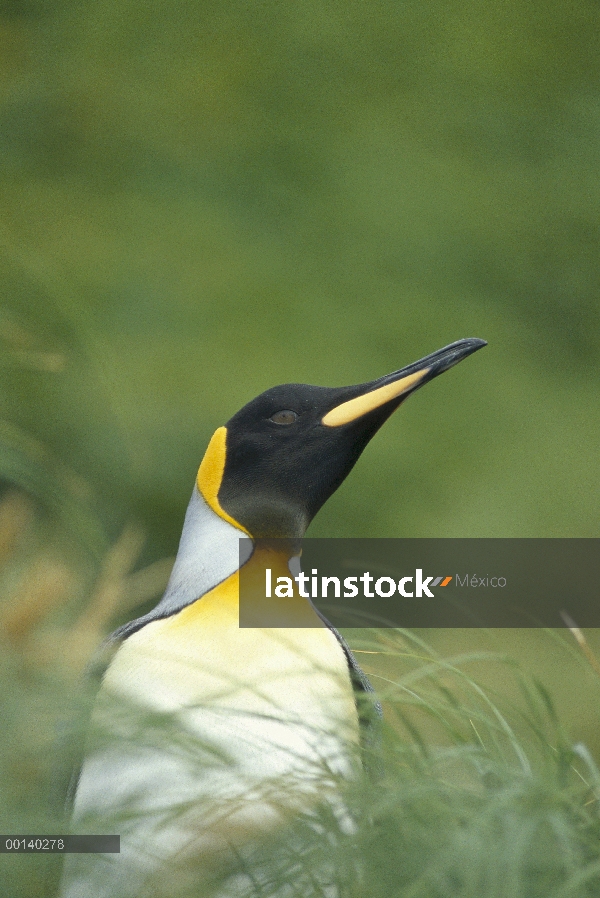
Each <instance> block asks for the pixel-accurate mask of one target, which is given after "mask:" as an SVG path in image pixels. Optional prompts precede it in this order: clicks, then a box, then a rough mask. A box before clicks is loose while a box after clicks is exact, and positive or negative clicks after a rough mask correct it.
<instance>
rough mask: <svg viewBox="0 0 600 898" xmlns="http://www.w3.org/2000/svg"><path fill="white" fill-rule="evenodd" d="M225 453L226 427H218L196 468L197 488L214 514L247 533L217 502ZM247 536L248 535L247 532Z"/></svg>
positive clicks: (223, 469)
mask: <svg viewBox="0 0 600 898" xmlns="http://www.w3.org/2000/svg"><path fill="white" fill-rule="evenodd" d="M226 455H227V428H226V427H219V428H218V429H217V430H215V432H214V433H213V435H212V437H211V439H210V443H209V444H208V447H207V449H206V452H205V453H204V458H203V459H202V462H201V463H200V467H199V468H198V477H197V478H196V482H197V484H198V489H199V490H200V492H201V494H202V495H203V496H204V499H205V501H206V504H207V505H209V506H210V508H212V510H213V511H214V512H215V514H218V515H219V517H220V518H223V520H224V521H227V522H228V523H229V524H233V526H234V527H237V528H238V530H243V531H244V533H248V531H247V530H246V528H245V527H243V526H242V525H241V524H240V523H239V521H236V520H235V518H232V517H231V515H228V514H227V512H226V511H225V510H224V509H223V508H221V505H220V503H219V490H220V488H221V483H222V481H223V472H224V471H225V458H226ZM248 536H250V534H249V533H248Z"/></svg>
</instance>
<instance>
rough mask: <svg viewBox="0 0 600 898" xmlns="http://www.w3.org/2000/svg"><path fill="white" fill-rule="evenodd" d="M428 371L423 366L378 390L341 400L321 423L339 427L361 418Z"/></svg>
mask: <svg viewBox="0 0 600 898" xmlns="http://www.w3.org/2000/svg"><path fill="white" fill-rule="evenodd" d="M428 371H429V368H423V369H422V370H421V371H417V372H416V373H415V374H408V375H407V376H406V377H402V378H400V380H395V381H393V382H392V383H390V384H385V386H383V387H379V389H378V390H371V392H370V393H363V395H362V396H356V397H355V398H354V399H350V400H349V401H348V402H342V404H341V405H338V406H336V407H335V408H332V409H331V411H330V412H327V414H326V415H325V417H324V418H323V420H322V422H321V423H322V424H326V425H327V427H339V426H340V425H341V424H349V423H350V422H351V421H356V419H357V418H362V416H363V415H366V414H368V412H372V411H373V410H374V409H376V408H379V406H380V405H385V403H386V402H389V401H390V399H396V398H397V397H398V396H402V394H403V393H406V392H407V391H408V390H410V389H411V387H414V386H416V384H418V383H419V382H420V381H422V380H423V378H424V377H425V375H426V374H427V372H428Z"/></svg>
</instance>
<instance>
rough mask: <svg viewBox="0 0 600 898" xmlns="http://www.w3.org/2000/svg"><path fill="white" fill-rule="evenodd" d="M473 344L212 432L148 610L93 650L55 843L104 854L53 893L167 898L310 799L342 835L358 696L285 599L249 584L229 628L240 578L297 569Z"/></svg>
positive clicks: (294, 603)
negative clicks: (72, 841)
mask: <svg viewBox="0 0 600 898" xmlns="http://www.w3.org/2000/svg"><path fill="white" fill-rule="evenodd" d="M485 345H486V344H485V341H483V340H479V339H474V338H469V339H464V340H459V341H457V342H455V343H452V344H451V345H449V346H446V347H444V348H443V349H440V350H438V351H437V352H434V353H432V354H431V355H428V356H426V357H425V358H423V359H421V360H419V361H418V362H415V363H413V364H411V365H408V366H407V367H405V368H401V369H400V370H398V371H394V372H393V373H391V374H388V375H385V376H384V377H381V378H379V379H377V380H374V381H370V382H368V383H363V384H360V385H357V386H349V387H340V388H327V387H317V386H308V385H304V384H285V385H282V386H277V387H273V388H272V389H269V390H267V391H266V392H265V393H262V394H261V395H260V396H258V397H257V398H256V399H253V400H252V401H251V402H249V403H248V404H247V405H246V406H244V407H243V408H242V409H241V410H240V411H239V412H237V414H235V415H234V416H233V417H232V418H231V419H230V420H229V421H228V422H227V424H225V426H223V427H219V428H218V429H217V430H216V431H215V433H214V434H213V436H212V438H211V440H210V442H209V445H208V448H207V450H206V454H205V455H204V458H203V460H202V463H201V465H200V468H199V471H198V475H197V478H196V483H195V485H194V490H193V494H192V497H191V500H190V503H189V506H188V509H187V513H186V516H185V522H184V525H183V532H182V535H181V540H180V544H179V550H178V553H177V557H176V560H175V564H174V567H173V571H172V574H171V577H170V580H169V583H168V585H167V589H166V592H165V594H164V596H163V598H162V599H161V600H160V601H159V603H158V605H157V606H156V607H155V608H154V610H152V611H150V612H149V613H148V614H145V615H143V616H142V617H138V618H137V619H136V620H133V621H131V622H130V623H128V624H126V625H125V626H123V627H121V628H120V629H119V630H117V631H116V633H115V634H113V636H112V637H111V639H110V655H111V660H110V661H109V663H108V665H107V667H106V670H105V672H104V675H103V678H102V683H101V688H100V690H99V693H98V697H97V700H96V704H95V708H94V711H93V715H92V725H91V729H90V737H89V743H88V747H87V749H86V753H85V758H84V761H83V764H82V766H81V768H80V772H79V775H78V778H77V783H76V786H75V788H74V790H73V791H74V800H73V817H72V832H74V833H90V832H91V833H97V834H102V833H112V834H115V833H118V834H120V836H121V851H120V854H107V853H105V854H96V855H77V854H72V855H68V856H67V857H66V862H65V866H64V870H63V880H62V892H61V894H62V898H121V896H123V898H124V896H126V898H138V896H140V898H141V896H142V895H143V896H151V895H152V896H159V895H168V894H178V895H179V894H182V889H181V883H180V884H179V885H176V884H175V882H176V880H174V879H173V878H172V877H173V876H175V873H174V871H175V870H177V869H179V870H181V869H183V868H184V867H185V863H186V862H188V861H190V860H193V861H194V862H195V863H196V866H197V865H198V862H200V864H201V865H202V864H204V865H205V866H206V868H207V869H208V868H210V867H211V865H213V864H218V862H219V860H218V859H219V858H222V857H223V856H224V855H225V854H227V852H232V851H233V852H234V853H235V852H238V853H239V851H240V850H242V848H243V845H244V844H247V843H248V842H249V841H251V840H252V839H254V838H256V837H257V836H260V835H261V834H268V833H273V832H276V831H278V830H281V828H282V827H284V826H285V825H286V822H287V821H290V820H292V819H294V818H295V817H297V816H298V815H299V814H307V813H308V814H309V813H310V811H311V809H312V808H315V807H316V806H317V805H319V804H320V803H323V802H329V804H330V806H331V808H332V809H333V813H335V814H337V815H338V817H339V818H340V820H341V823H340V825H342V826H344V825H346V826H351V822H348V820H346V822H345V823H344V820H343V817H344V809H343V807H342V805H341V804H340V802H339V801H338V799H337V797H336V796H337V791H338V788H339V783H340V781H343V779H344V778H351V777H352V776H353V775H354V773H355V772H356V771H357V770H358V769H359V768H360V765H361V757H363V758H364V746H365V745H366V744H367V742H368V739H369V733H370V731H371V730H372V727H373V724H374V719H375V718H376V717H377V714H378V705H377V702H376V700H375V699H374V698H372V690H371V687H370V685H369V683H368V681H367V679H366V677H365V676H364V674H363V673H362V671H361V670H360V668H359V666H358V665H357V663H356V661H355V660H354V658H353V656H352V653H351V652H350V650H349V648H348V646H347V645H346V644H345V642H344V640H343V639H342V637H341V636H340V634H339V633H337V632H336V631H335V630H334V629H333V628H332V627H331V626H330V625H329V624H328V622H327V621H326V620H325V619H324V618H322V617H321V616H320V614H319V613H318V612H317V611H316V609H315V608H314V607H313V606H312V604H311V603H310V600H308V599H304V598H301V597H300V596H299V595H297V594H296V593H294V597H293V598H287V599H279V600H274V601H275V602H279V606H277V605H276V604H275V605H273V604H272V605H271V606H269V607H268V608H264V607H262V606H261V602H264V600H265V596H264V589H263V590H262V593H261V590H260V589H257V601H256V618H255V622H254V624H253V625H252V626H250V627H241V626H240V621H239V580H240V568H241V567H242V566H244V567H245V566H248V568H247V569H246V570H247V571H252V570H253V569H255V571H256V580H257V583H258V582H259V581H261V578H262V583H264V570H265V567H266V566H268V567H270V568H271V570H272V575H273V577H274V578H275V577H277V576H278V575H282V576H288V577H289V575H290V571H291V572H292V573H296V572H297V570H298V568H297V567H295V566H296V565H297V564H298V559H297V557H296V556H297V554H298V552H297V546H298V543H299V541H300V540H301V538H302V536H303V535H304V533H305V531H306V528H307V527H308V525H309V524H310V522H311V520H312V519H313V518H314V516H315V515H316V513H317V512H318V511H319V509H320V508H321V506H322V505H323V504H324V502H326V501H327V499H328V498H329V497H330V496H331V495H332V493H333V492H334V491H335V490H336V489H337V488H338V486H339V485H340V484H341V483H342V481H343V480H344V478H345V477H346V476H347V475H348V473H349V472H350V470H351V469H352V467H353V466H354V464H355V463H356V461H357V459H358V458H359V456H360V454H361V453H362V451H363V449H364V448H365V446H366V445H367V443H368V442H369V440H370V439H371V438H372V437H373V435H374V434H375V433H376V432H377V431H378V430H379V428H380V427H381V426H382V424H383V423H384V422H385V421H386V420H387V418H388V417H389V416H390V415H391V414H392V412H393V411H394V410H395V409H396V408H398V406H399V405H400V404H401V403H402V402H403V401H404V400H405V399H406V398H407V397H408V396H409V395H410V394H411V393H414V392H415V390H417V389H418V388H419V387H421V386H423V385H424V384H426V383H427V382H428V381H430V380H432V379H433V378H434V377H437V375H438V374H441V373H442V372H444V371H447V370H448V369H449V368H451V367H452V366H454V365H456V364H457V363H458V362H460V361H461V360H462V359H464V358H466V357H467V356H469V355H471V354H472V353H473V352H476V351H477V350H478V349H480V348H481V347H483V346H485ZM273 538H277V539H273ZM281 538H284V539H281ZM269 539H273V542H272V544H271V545H272V546H276V545H277V546H279V547H280V548H269V543H268V542H266V543H265V540H269ZM265 546H266V548H265ZM281 547H283V548H281ZM250 579H251V578H250ZM193 893H194V894H202V895H204V894H206V892H205V891H203V890H200V891H197V892H196V891H194V892H193ZM218 894H219V896H221V895H222V896H227V898H229V896H237V895H241V894H245V892H244V886H243V883H241V882H240V881H239V878H238V880H235V879H232V880H231V881H230V883H229V886H225V887H224V890H223V891H220V892H218ZM261 894H262V893H261ZM274 894H275V893H274ZM294 894H302V893H301V892H294ZM311 894H312V893H311Z"/></svg>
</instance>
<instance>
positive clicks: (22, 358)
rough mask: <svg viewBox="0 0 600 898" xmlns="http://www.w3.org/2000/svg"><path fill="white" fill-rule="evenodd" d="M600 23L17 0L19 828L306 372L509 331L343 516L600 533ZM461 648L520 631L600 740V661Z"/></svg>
mask: <svg viewBox="0 0 600 898" xmlns="http://www.w3.org/2000/svg"><path fill="white" fill-rule="evenodd" d="M599 33H600V5H599V4H598V2H597V0H573V2H571V3H568V4H565V3H562V2H559V0H544V2H541V0H527V2H526V0H502V2H500V0H486V2H483V0H454V2H441V0H420V2H415V0H404V2H402V0H346V2H336V0H326V2H325V0H324V2H317V0H295V2H292V0H263V2H261V3H250V2H240V0H230V2H227V3H223V2H210V0H203V2H191V0H170V2H166V0H154V2H148V0H94V2H89V0H77V2H74V0H55V2H52V3H51V2H49V0H0V191H1V200H0V349H1V351H0V359H1V363H0V480H2V482H3V483H4V484H5V487H6V489H5V497H4V501H3V502H2V503H0V563H1V571H0V587H1V590H2V594H3V597H4V599H3V604H2V607H1V609H0V610H1V612H2V614H1V615H0V616H1V617H2V623H3V635H4V637H5V644H6V645H10V651H11V652H14V654H12V655H10V656H9V655H8V654H5V655H4V659H5V663H6V670H4V669H3V670H2V672H1V677H0V680H1V683H2V684H3V685H2V690H3V692H4V695H5V698H6V701H7V704H6V708H5V710H4V711H3V715H4V716H3V720H4V722H5V724H6V732H7V733H8V734H9V735H8V736H7V739H6V741H5V744H4V746H3V747H2V749H1V751H0V765H3V766H2V769H1V770H0V773H1V774H2V776H1V783H0V785H1V788H0V792H2V795H3V806H4V809H5V811H4V813H5V818H4V819H5V831H8V830H7V828H6V827H7V826H8V823H7V822H6V821H9V822H10V821H11V820H12V821H15V820H17V822H19V821H20V826H21V827H22V828H24V829H25V830H26V829H27V828H30V830H31V828H32V827H33V825H34V823H35V821H37V823H38V825H39V826H41V825H42V824H43V820H44V819H46V818H44V814H45V813H46V811H45V810H44V807H45V805H44V800H43V794H45V793H44V789H45V788H46V785H47V783H48V781H49V779H50V773H49V769H50V766H51V761H50V757H49V754H50V746H51V745H52V740H53V739H54V738H55V735H56V720H58V719H62V718H64V716H65V714H68V712H69V711H72V706H73V696H74V695H75V694H76V692H77V690H76V688H75V686H74V683H75V682H76V681H77V682H78V680H77V678H78V677H79V675H80V671H81V668H82V666H83V664H84V663H85V659H86V658H87V657H88V656H89V654H90V652H91V651H92V650H93V647H94V646H95V645H96V644H97V641H98V639H99V638H100V637H101V636H102V634H103V633H105V632H106V631H107V630H108V629H109V628H110V627H111V626H113V625H114V624H115V623H118V622H121V621H122V620H124V619H127V618H128V617H131V616H132V615H133V614H134V611H133V609H134V608H135V607H136V606H140V604H141V606H142V607H143V603H144V602H151V601H155V599H156V597H157V595H158V594H159V593H160V589H161V588H162V585H163V584H164V581H165V577H166V575H167V572H168V567H169V562H168V561H164V560H163V561H161V559H165V558H168V557H169V556H172V555H173V554H174V553H175V551H176V548H177V542H178V538H179V533H180V528H181V524H182V521H183V515H184V512H185V508H186V504H187V501H188V498H189V495H190V493H191V489H192V485H193V482H194V477H195V473H196V470H197V467H198V464H199V462H200V460H201V457H202V454H203V452H204V449H205V446H206V444H207V442H208V439H209V438H210V436H211V434H212V433H213V431H214V430H215V428H216V427H218V426H219V425H221V424H223V423H224V422H225V421H226V420H227V419H228V418H229V417H230V416H231V415H232V414H233V413H234V412H235V411H237V409H238V408H239V407H240V406H242V405H243V404H244V403H246V402H247V401H248V400H249V399H251V398H253V397H254V396H255V395H257V394H258V393H260V392H262V391H263V390H265V389H267V388H268V387H270V386H272V385H274V384H278V383H285V382H293V381H296V382H307V383H313V384H323V385H331V386H335V385H341V384H350V383H357V382H362V381H366V380H370V379H373V378H375V377H377V376H380V375H382V374H384V373H387V372H389V371H392V370H394V369H396V368H399V367H401V366H403V365H405V364H408V363H410V362H412V361H414V360H416V359H418V358H420V357H421V356H423V355H425V354H427V353H429V352H432V351H433V350H435V349H437V348H439V347H441V346H443V345H445V344H447V343H450V342H452V341H453V340H456V339H459V338H461V337H466V336H476V337H482V338H484V339H486V340H488V342H489V346H488V347H487V348H486V349H485V350H483V351H482V352H480V353H478V354H477V355H476V356H474V357H473V358H471V359H468V360H467V361H466V362H465V363H464V364H462V365H461V366H460V367H459V368H457V369H455V370H453V371H452V372H450V373H449V374H448V375H447V376H444V377H442V378H440V379H439V380H436V381H435V383H433V384H431V385H430V386H428V387H427V388H426V389H425V390H423V391H422V392H419V394H418V395H417V396H415V397H414V398H413V399H411V401H410V402H408V403H407V404H406V405H405V406H403V408H402V409H401V410H400V412H399V413H398V414H397V415H395V416H394V417H393V418H392V419H391V420H390V422H389V423H388V424H387V425H386V426H385V427H384V428H383V430H382V431H381V433H380V434H378V436H377V437H376V438H375V439H374V440H373V442H372V443H371V444H370V445H369V447H368V448H367V450H366V451H365V453H364V455H363V457H362V458H361V460H360V462H359V464H358V465H357V467H356V470H355V471H354V472H353V473H352V475H351V476H350V477H349V479H348V480H347V481H346V482H345V483H344V484H343V486H342V487H341V488H340V490H339V491H338V492H337V493H336V495H335V496H334V497H333V498H332V499H331V500H330V501H329V502H328V503H327V505H326V506H325V508H324V509H323V510H322V512H321V513H320V514H319V516H318V518H317V519H316V521H315V522H314V524H313V525H312V527H311V529H310V531H309V533H310V535H311V536H332V537H333V536H336V537H337V536H365V537H366V536H372V537H380V536H382V537H383V536H385V537H396V536H438V537H445V536H453V537H456V536H465V537H466V536H469V537H473V536H484V537H491V536H507V537H508V536H510V537H533V536H535V537H540V536H543V537H576V536H577V537H597V536H599V535H600V534H599V532H598V523H597V504H598V503H597V489H596V481H597V477H596V470H597V455H598V436H599V431H598V408H599V406H600V403H599V399H600V384H599V380H598V375H597V364H598V349H599V346H600V327H599V326H598V311H599V303H598V288H599V286H600V251H599V250H600V234H599V224H600V214H599V199H600V90H599V87H600V85H599V75H600V55H599V54H598V48H597V37H598V34H599ZM124 528H125V529H124ZM132 572H133V573H132ZM65 634H67V635H66V636H65ZM589 636H590V640H591V641H592V643H593V642H594V639H595V640H596V642H597V641H598V640H597V636H598V634H593V633H592V634H589ZM428 638H431V639H434V640H437V645H438V646H440V647H441V650H442V651H446V652H454V651H461V650H462V648H463V647H464V646H465V645H466V646H468V647H473V648H475V647H476V644H478V641H479V642H481V643H482V644H485V645H488V641H489V640H490V639H491V640H492V642H493V647H498V645H500V648H502V649H504V648H506V647H508V649H509V650H510V652H511V653H513V654H514V655H515V656H517V657H518V658H520V659H521V661H522V662H523V663H524V664H525V665H526V666H529V667H530V668H531V669H532V670H533V671H534V672H535V673H536V675H539V676H540V677H541V678H542V680H543V682H544V683H545V684H546V686H547V687H548V688H549V689H550V690H551V691H556V693H557V701H558V705H559V708H560V709H562V711H563V713H564V714H565V715H566V719H567V723H568V725H569V726H570V727H571V731H572V732H573V733H574V736H575V737H577V738H585V739H586V741H587V743H588V744H589V745H590V746H591V747H596V749H597V748H598V721H597V713H596V707H597V695H596V690H597V686H598V684H599V683H600V680H599V679H598V676H597V673H594V670H593V667H594V665H593V663H592V665H591V666H590V667H589V668H588V669H587V671H586V670H582V668H581V666H579V665H578V664H577V663H575V662H574V661H572V660H571V659H570V656H569V653H568V651H562V650H559V649H558V648H557V644H556V643H555V642H554V641H553V640H552V639H551V638H549V636H548V634H543V633H541V632H536V631H515V632H512V633H510V632H509V633H503V634H501V633H497V634H491V635H490V634H488V635H486V634H476V632H475V631H468V632H467V633H462V634H461V633H460V632H458V633H457V632H449V633H445V634H444V633H442V634H437V635H436V634H429V635H428ZM573 645H574V643H573ZM9 658H10V659H12V660H7V659H9ZM360 658H361V663H362V662H363V661H364V663H365V668H366V669H367V671H368V672H369V673H370V674H371V675H372V676H374V678H376V677H377V676H378V672H379V675H382V674H385V675H386V676H391V675H392V674H391V670H392V667H393V665H394V664H400V665H401V663H402V662H401V660H400V661H398V660H395V661H388V662H387V663H388V666H387V667H386V665H385V664H384V661H385V659H383V660H382V661H381V662H380V663H379V667H378V666H377V661H376V659H372V662H371V661H370V660H369V656H368V655H366V654H365V655H362V656H360ZM596 664H597V662H596ZM69 665H72V671H71V673H70V674H69V673H67V672H66V668H68V667H69ZM389 665H392V667H389ZM484 667H485V665H484ZM598 669H600V668H598ZM395 675H396V674H395ZM398 675H399V674H398ZM486 675H487V677H488V680H490V679H491V680H492V681H493V683H494V685H495V686H496V687H497V688H498V689H499V690H500V691H502V690H503V689H505V690H506V692H507V694H511V695H512V691H511V690H512V687H510V686H508V685H506V686H505V684H504V681H503V679H502V675H500V674H498V672H497V671H496V670H495V669H494V668H493V665H489V666H488V670H487V673H486V671H485V670H484V672H483V673H482V677H483V679H484V680H485V677H486ZM73 676H74V677H75V679H73ZM374 682H375V684H376V685H380V682H379V681H376V679H374ZM2 790H4V791H2ZM19 814H21V815H22V816H21V817H18V815H19ZM40 815H41V816H40ZM48 825H50V824H48ZM9 828H10V827H9ZM18 828H19V827H18V826H17V829H18ZM12 860H15V859H14V858H13V859H12ZM17 860H18V859H17ZM15 869H17V867H16V866H15ZM18 869H19V870H20V869H22V868H21V867H18ZM29 869H30V871H32V872H31V876H32V877H33V878H32V879H31V881H28V882H27V883H25V884H22V886H21V888H22V889H23V892H22V894H34V893H36V894H38V893H39V894H41V887H40V886H39V883H38V884H36V882H37V881H36V880H35V875H37V874H35V870H36V869H41V868H40V867H38V868H35V867H30V868H29ZM36 890H37V891H36ZM15 894H17V892H16V891H15ZM19 894H21V893H20V892H19Z"/></svg>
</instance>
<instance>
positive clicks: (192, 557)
mask: <svg viewBox="0 0 600 898" xmlns="http://www.w3.org/2000/svg"><path fill="white" fill-rule="evenodd" d="M240 540H242V542H240ZM246 544H247V548H246ZM252 546H253V544H252V540H251V539H250V537H249V536H248V534H247V533H244V532H243V531H242V530H239V529H238V528H237V527H234V526H233V524H231V523H229V521H226V520H224V519H223V518H221V517H220V516H219V515H218V514H216V512H214V511H213V510H212V508H211V507H210V506H209V505H208V504H207V502H206V501H205V499H204V497H203V496H202V494H201V493H200V492H199V490H198V487H197V486H195V487H194V491H193V493H192V498H191V499H190V503H189V505H188V507H187V511H186V513H185V521H184V524H183V530H182V533H181V539H180V540H179V549H178V551H177V557H176V559H175V564H174V565H173V570H172V572H171V577H170V579H169V582H168V584H167V589H166V591H165V594H164V596H163V598H162V599H161V601H160V603H159V605H158V606H157V610H159V609H160V611H163V610H169V611H171V613H172V611H173V610H176V609H177V608H183V607H185V605H189V604H190V603H191V602H195V601H196V599H199V598H201V597H202V596H203V595H205V594H206V593H207V592H210V590H211V589H214V587H215V586H217V585H218V584H219V583H222V582H223V581H224V580H226V579H227V578H228V577H230V576H231V575H232V574H234V573H235V572H236V571H237V570H239V567H240V564H244V562H245V561H246V560H247V559H248V558H249V557H250V555H251V554H252Z"/></svg>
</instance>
